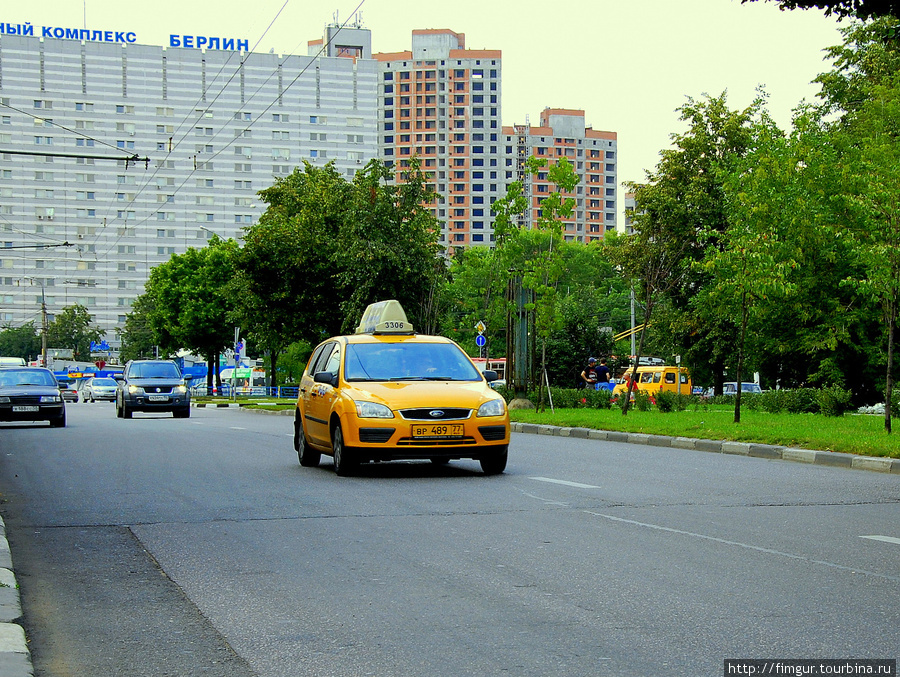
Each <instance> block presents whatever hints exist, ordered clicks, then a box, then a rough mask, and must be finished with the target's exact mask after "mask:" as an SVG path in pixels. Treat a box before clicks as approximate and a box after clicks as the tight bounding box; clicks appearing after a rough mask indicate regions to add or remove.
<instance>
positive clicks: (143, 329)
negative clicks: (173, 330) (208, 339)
mask: <svg viewBox="0 0 900 677" xmlns="http://www.w3.org/2000/svg"><path fill="white" fill-rule="evenodd" d="M153 311H154V306H153V301H152V299H151V297H150V296H148V295H147V294H141V295H140V296H138V297H137V298H136V299H135V300H134V303H133V304H132V306H131V312H130V313H128V314H127V315H126V316H125V325H124V326H123V327H122V328H121V329H118V330H117V332H118V334H119V340H120V341H121V347H120V349H119V359H120V360H121V361H122V362H128V361H129V360H138V359H144V358H153V357H156V356H157V346H159V345H161V344H162V345H171V344H172V340H171V338H170V337H169V336H168V331H167V330H166V328H165V327H162V328H161V330H162V331H165V333H166V336H165V337H163V338H159V337H157V332H156V331H155V330H154V328H153V321H152V315H153Z"/></svg>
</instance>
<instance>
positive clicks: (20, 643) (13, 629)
mask: <svg viewBox="0 0 900 677" xmlns="http://www.w3.org/2000/svg"><path fill="white" fill-rule="evenodd" d="M21 617H22V604H21V600H20V599H19V586H18V584H17V583H16V577H15V574H13V571H12V557H11V555H10V552H9V542H8V541H7V540H6V525H5V524H4V522H3V518H2V517H0V677H32V675H34V668H33V666H32V664H31V652H30V651H29V650H28V640H26V639H25V631H24V630H23V629H22V626H21V625H19V624H18V623H16V622H15V621H16V620H17V619H19V618H21Z"/></svg>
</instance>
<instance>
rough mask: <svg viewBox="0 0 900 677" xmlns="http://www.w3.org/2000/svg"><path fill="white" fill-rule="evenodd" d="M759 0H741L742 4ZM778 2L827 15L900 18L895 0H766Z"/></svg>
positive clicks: (790, 7)
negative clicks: (823, 11) (819, 11)
mask: <svg viewBox="0 0 900 677" xmlns="http://www.w3.org/2000/svg"><path fill="white" fill-rule="evenodd" d="M757 1H758V0H741V4H745V3H747V2H757ZM765 1H766V2H777V3H778V8H779V9H781V10H786V9H790V10H793V9H813V8H815V9H824V10H825V16H831V15H832V14H834V15H836V16H838V17H839V18H842V19H843V18H846V17H853V18H856V19H870V18H875V17H879V16H894V17H897V18H900V2H896V1H895V0H765Z"/></svg>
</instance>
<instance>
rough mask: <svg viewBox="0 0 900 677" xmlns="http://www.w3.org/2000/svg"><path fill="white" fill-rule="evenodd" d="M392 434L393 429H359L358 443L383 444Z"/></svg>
mask: <svg viewBox="0 0 900 677" xmlns="http://www.w3.org/2000/svg"><path fill="white" fill-rule="evenodd" d="M393 434H394V429H393V428H360V429H359V441H360V442H370V443H373V444H375V443H377V444H384V443H385V442H387V441H388V440H389V439H391V435H393Z"/></svg>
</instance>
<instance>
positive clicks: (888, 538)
mask: <svg viewBox="0 0 900 677" xmlns="http://www.w3.org/2000/svg"><path fill="white" fill-rule="evenodd" d="M860 538H868V539H870V540H872V541H884V542H885V543H895V544H896V545H900V538H894V537H893V536H860Z"/></svg>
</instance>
